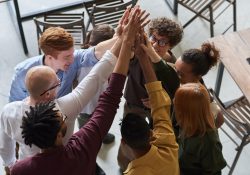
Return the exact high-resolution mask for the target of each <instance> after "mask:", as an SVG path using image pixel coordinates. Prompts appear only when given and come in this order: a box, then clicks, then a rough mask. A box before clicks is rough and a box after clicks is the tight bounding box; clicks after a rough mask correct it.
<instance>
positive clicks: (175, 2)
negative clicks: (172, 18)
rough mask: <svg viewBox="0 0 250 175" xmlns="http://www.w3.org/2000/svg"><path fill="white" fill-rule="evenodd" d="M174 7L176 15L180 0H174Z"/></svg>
mask: <svg viewBox="0 0 250 175" xmlns="http://www.w3.org/2000/svg"><path fill="white" fill-rule="evenodd" d="M173 3H174V8H173V12H174V14H175V15H177V13H178V0H174V2H173Z"/></svg>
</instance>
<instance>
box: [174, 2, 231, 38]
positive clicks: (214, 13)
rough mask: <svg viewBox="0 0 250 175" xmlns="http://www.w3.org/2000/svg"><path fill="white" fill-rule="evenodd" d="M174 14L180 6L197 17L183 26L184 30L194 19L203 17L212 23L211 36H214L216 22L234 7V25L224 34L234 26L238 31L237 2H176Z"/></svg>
mask: <svg viewBox="0 0 250 175" xmlns="http://www.w3.org/2000/svg"><path fill="white" fill-rule="evenodd" d="M174 1H175V3H174V10H173V11H174V13H175V14H176V15H177V13H178V5H182V6H183V7H185V8H186V9H188V10H190V11H192V12H193V13H194V14H195V16H193V17H192V18H190V19H189V20H188V21H187V22H186V23H184V24H183V28H185V27H186V26H188V25H189V24H190V23H191V22H192V21H193V20H194V19H196V18H197V17H201V18H203V19H205V20H206V21H208V22H209V23H210V35H211V37H213V36H214V27H213V25H214V24H215V20H216V19H217V18H218V17H219V16H221V15H222V14H223V13H224V11H226V9H228V8H229V7H233V23H232V25H230V26H228V27H227V28H226V29H225V31H224V32H223V33H225V32H226V31H227V30H228V29H229V28H231V27H232V26H233V28H234V31H236V0H174Z"/></svg>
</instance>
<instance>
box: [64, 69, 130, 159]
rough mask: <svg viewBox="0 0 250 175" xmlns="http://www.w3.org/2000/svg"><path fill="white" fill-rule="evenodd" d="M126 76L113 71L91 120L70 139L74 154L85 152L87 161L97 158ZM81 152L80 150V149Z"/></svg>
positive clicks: (117, 105) (116, 107) (115, 110)
mask: <svg viewBox="0 0 250 175" xmlns="http://www.w3.org/2000/svg"><path fill="white" fill-rule="evenodd" d="M125 80H126V76H124V75H121V74H117V73H112V74H111V76H110V79H109V85H108V87H107V89H106V91H104V92H103V93H102V95H100V98H99V101H98V105H97V107H96V109H95V110H94V112H93V114H92V116H91V118H90V120H89V122H88V123H86V124H85V125H84V126H83V127H82V128H81V129H80V130H79V131H78V132H77V133H75V134H74V135H73V136H72V137H71V138H70V140H69V142H68V144H67V146H66V149H68V151H70V150H71V151H70V152H73V154H77V155H78V156H80V155H79V154H84V157H86V159H88V160H86V161H91V159H92V158H93V159H96V155H97V153H98V152H99V149H100V147H101V143H102V140H103V138H104V136H105V135H106V134H107V133H108V131H109V129H110V127H111V125H112V122H113V120H114V117H115V115H116V112H117V109H118V108H119V103H120V100H121V97H122V91H123V87H124V84H125ZM77 150H78V151H80V152H78V151H77Z"/></svg>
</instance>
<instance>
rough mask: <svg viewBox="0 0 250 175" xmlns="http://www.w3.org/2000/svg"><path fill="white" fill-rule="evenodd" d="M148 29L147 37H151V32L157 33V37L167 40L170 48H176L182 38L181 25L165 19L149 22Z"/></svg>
mask: <svg viewBox="0 0 250 175" xmlns="http://www.w3.org/2000/svg"><path fill="white" fill-rule="evenodd" d="M148 27H149V35H152V33H153V32H157V34H158V35H160V36H165V37H166V38H168V40H169V45H170V46H171V48H173V47H174V46H176V45H177V44H178V43H179V42H180V41H181V39H182V36H183V28H182V27H181V25H180V24H178V23H177V22H175V21H173V20H171V19H168V18H166V17H161V18H155V19H153V20H151V22H150V23H149V25H148Z"/></svg>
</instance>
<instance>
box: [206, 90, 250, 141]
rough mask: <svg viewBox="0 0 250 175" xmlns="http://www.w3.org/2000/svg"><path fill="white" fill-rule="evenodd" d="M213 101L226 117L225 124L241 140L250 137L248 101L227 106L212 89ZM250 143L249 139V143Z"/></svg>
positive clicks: (240, 101) (249, 108)
mask: <svg viewBox="0 0 250 175" xmlns="http://www.w3.org/2000/svg"><path fill="white" fill-rule="evenodd" d="M209 92H210V94H211V95H212V97H213V99H214V100H215V101H216V103H217V104H218V105H219V107H220V108H221V111H222V113H223V115H224V120H225V124H226V125H227V126H228V127H229V128H230V129H231V130H232V131H233V132H234V133H235V134H236V135H237V136H238V137H239V138H240V139H242V138H243V137H244V136H246V135H250V104H249V102H248V101H247V99H246V98H245V97H244V96H242V97H241V98H239V99H237V100H235V101H233V102H232V103H230V104H229V105H228V106H225V105H224V104H223V103H222V102H221V100H220V99H219V98H218V97H217V96H216V94H215V92H214V91H213V90H212V89H209ZM247 143H249V139H248V141H247Z"/></svg>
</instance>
